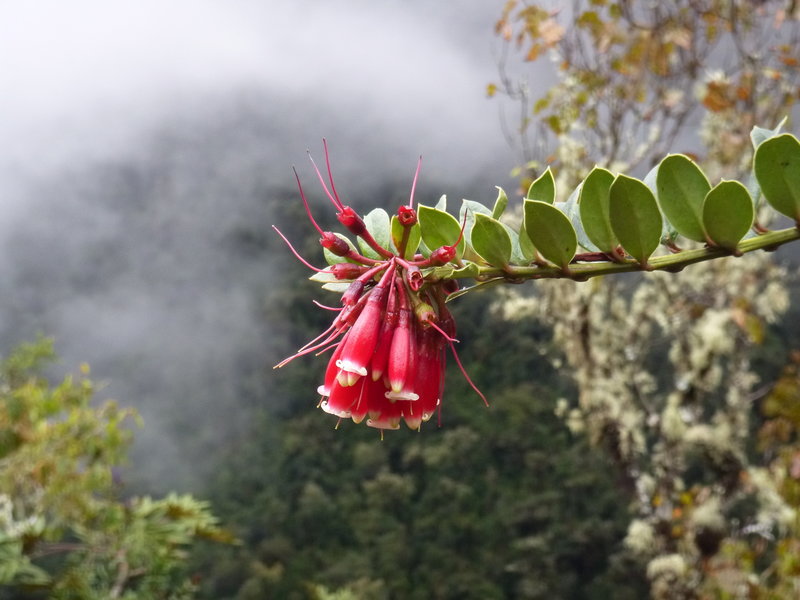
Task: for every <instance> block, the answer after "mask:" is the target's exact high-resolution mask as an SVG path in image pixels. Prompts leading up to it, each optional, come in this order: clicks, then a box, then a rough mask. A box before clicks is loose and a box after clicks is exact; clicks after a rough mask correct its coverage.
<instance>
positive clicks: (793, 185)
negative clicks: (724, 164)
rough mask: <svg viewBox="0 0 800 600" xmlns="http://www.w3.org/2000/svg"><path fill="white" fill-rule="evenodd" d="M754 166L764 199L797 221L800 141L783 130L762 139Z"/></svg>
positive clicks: (799, 186)
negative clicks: (773, 135) (777, 134)
mask: <svg viewBox="0 0 800 600" xmlns="http://www.w3.org/2000/svg"><path fill="white" fill-rule="evenodd" d="M753 162H754V165H753V170H754V171H755V174H756V179H758V183H759V185H760V186H761V193H762V194H764V198H766V200H767V202H769V203H770V205H771V206H772V207H773V208H774V209H775V210H777V211H778V212H779V213H781V214H783V215H786V216H787V217H789V218H792V219H794V220H795V221H798V222H800V142H798V141H797V138H796V137H794V136H793V135H791V134H788V133H784V134H782V135H779V136H776V137H773V138H770V139H768V140H767V141H765V142H763V143H762V144H761V145H760V146H759V147H758V148H757V149H756V155H755V158H754V160H753Z"/></svg>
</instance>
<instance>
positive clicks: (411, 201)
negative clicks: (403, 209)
mask: <svg viewBox="0 0 800 600" xmlns="http://www.w3.org/2000/svg"><path fill="white" fill-rule="evenodd" d="M421 167H422V155H421V154H420V155H419V160H418V161H417V170H416V172H415V173H414V181H413V182H412V184H411V195H410V196H409V198H408V208H414V190H416V189H417V178H418V177H419V170H420V168H421Z"/></svg>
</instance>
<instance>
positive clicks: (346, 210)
mask: <svg viewBox="0 0 800 600" xmlns="http://www.w3.org/2000/svg"><path fill="white" fill-rule="evenodd" d="M336 218H337V219H339V223H341V224H342V225H344V226H345V227H347V229H348V230H349V231H350V233H352V234H353V235H361V234H363V233H364V232H365V231H366V230H367V225H366V224H365V223H364V220H363V219H362V218H361V217H359V216H358V213H357V212H356V211H354V210H353V209H352V208H350V207H349V206H343V207H342V209H341V211H340V212H339V213H337V214H336Z"/></svg>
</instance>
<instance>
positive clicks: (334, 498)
mask: <svg viewBox="0 0 800 600" xmlns="http://www.w3.org/2000/svg"><path fill="white" fill-rule="evenodd" d="M797 19H798V14H797V7H796V6H795V3H794V2H785V1H771V0H766V1H761V2H750V1H747V2H745V1H738V2H737V1H733V2H732V1H722V0H701V1H698V0H677V1H675V2H671V3H646V2H628V1H620V2H613V1H610V0H576V1H575V2H573V3H571V4H570V5H569V6H564V7H561V8H560V10H556V9H555V8H554V5H551V4H549V3H548V4H545V3H521V2H514V1H509V2H507V3H506V4H505V6H504V7H503V8H502V9H499V10H498V22H497V24H496V31H497V34H498V36H499V39H500V40H501V41H502V43H503V48H504V49H505V50H504V54H503V56H502V57H501V60H500V64H499V79H498V81H497V82H495V83H490V84H489V85H488V88H487V92H488V94H489V95H490V96H493V97H494V96H497V97H504V98H505V99H506V100H508V99H510V100H511V101H512V102H514V103H517V104H516V106H518V107H519V109H520V110H519V111H518V113H517V114H520V115H522V117H521V118H520V119H519V120H518V122H516V120H515V122H509V121H508V120H504V122H503V126H504V127H505V130H506V132H507V135H508V137H509V141H510V142H511V143H513V144H515V145H517V146H518V147H519V149H520V166H519V167H518V169H517V171H516V173H517V175H518V176H519V178H520V180H521V186H522V187H523V188H524V187H525V186H526V183H527V182H528V181H530V179H531V177H533V176H535V175H536V174H538V173H539V172H540V171H541V169H542V168H544V166H546V165H552V167H553V169H554V171H555V172H556V173H557V176H558V183H559V189H560V190H562V191H565V190H569V189H571V186H574V185H575V183H576V182H577V180H578V179H579V178H580V177H582V176H583V175H585V174H586V173H587V172H588V170H589V168H591V166H592V165H594V164H600V165H602V166H605V167H607V168H609V169H611V170H614V171H618V170H626V171H633V172H640V174H643V173H644V172H646V171H647V169H649V167H650V166H652V165H653V164H654V162H655V161H657V160H658V159H660V158H661V157H662V156H663V154H664V153H666V152H670V151H681V152H685V153H689V154H691V155H692V156H693V157H694V158H696V159H697V160H698V161H699V162H701V163H702V164H703V167H704V169H705V170H706V172H707V173H709V174H711V176H712V178H714V177H717V178H719V177H738V178H743V179H746V177H747V176H748V173H747V169H748V168H749V166H748V165H749V164H750V158H751V154H752V146H751V142H750V138H749V132H750V130H751V129H752V127H753V126H755V125H761V126H764V127H774V126H775V125H777V123H778V122H779V121H780V120H781V119H782V118H783V117H784V116H786V115H791V114H792V109H793V107H794V105H795V103H796V102H797V100H798V99H800V98H799V97H798V93H799V91H798V78H800V70H799V67H800V44H798V39H797V37H798V35H799V33H798V21H797ZM519 55H521V56H523V57H524V58H525V59H526V60H528V61H538V60H548V59H550V60H553V61H554V63H555V64H556V66H557V72H558V82H557V83H556V85H555V86H553V87H552V88H550V89H548V90H539V89H536V87H535V86H534V85H532V84H531V83H530V82H527V81H526V78H525V72H524V68H519V67H513V64H514V61H513V60H511V59H512V58H513V57H514V56H519ZM514 69H519V72H512V71H514ZM788 129H789V130H790V131H792V130H793V129H794V126H792V125H791V124H790V126H789V127H788ZM698 133H699V135H697V134H698ZM404 194H405V190H403V191H402V193H400V192H397V190H394V189H391V186H390V184H388V183H387V193H385V194H382V195H381V198H389V199H392V200H394V199H396V198H402V196H403V195H404ZM274 206H275V207H277V208H276V209H275V211H274V212H273V213H272V214H271V218H273V219H274V220H275V221H276V222H280V223H281V226H282V229H283V230H284V232H285V233H286V234H287V235H288V236H289V237H290V238H291V239H293V240H305V242H304V243H301V244H300V246H304V247H303V248H302V249H301V251H302V253H303V254H304V255H306V256H315V255H316V254H315V252H318V248H317V247H316V244H315V241H314V239H312V238H311V237H309V236H308V235H307V230H308V228H307V227H306V226H305V223H304V220H303V215H302V210H301V207H300V205H299V203H298V202H296V198H295V194H294V192H293V191H286V192H285V193H284V194H280V197H279V198H275V204H274ZM770 219H771V216H770V215H769V214H767V213H766V212H764V213H763V214H761V215H760V222H762V223H769V221H770ZM324 226H325V225H324V224H323V227H324ZM234 243H235V244H237V245H238V246H239V247H240V248H241V249H242V251H243V252H251V253H253V254H254V255H259V253H261V252H263V251H264V249H265V248H271V249H272V250H274V251H277V250H276V248H277V244H275V243H274V240H272V239H271V237H270V234H269V232H268V229H267V227H263V228H259V229H257V228H253V229H251V230H247V231H243V233H242V235H241V236H240V237H239V238H238V239H237V240H235V241H234ZM780 258H781V259H785V258H786V255H781V257H780ZM778 262H779V261H776V259H775V257H774V256H772V255H769V254H766V253H761V254H759V255H758V256H751V257H747V258H746V259H745V258H742V259H734V258H728V259H722V260H717V261H713V262H712V263H709V264H707V265H702V266H695V267H690V268H689V269H687V270H686V271H685V273H681V274H667V275H648V276H646V277H640V276H624V277H619V278H614V281H592V282H591V283H587V284H574V283H572V282H542V283H537V284H536V285H530V286H526V287H525V288H524V289H522V288H514V289H510V290H502V291H499V292H498V291H490V292H484V293H481V294H474V295H468V296H466V297H464V298H462V299H459V300H458V301H457V302H456V303H454V304H455V306H454V307H453V309H454V311H455V314H456V318H457V322H458V323H459V328H460V329H459V334H458V335H459V338H460V339H461V340H463V342H464V343H463V344H462V347H461V350H460V351H461V357H462V360H463V361H464V364H465V366H466V368H467V370H468V371H469V372H470V374H471V376H472V377H473V379H474V380H475V381H477V382H479V384H480V385H481V388H482V390H483V391H484V393H486V395H487V396H488V397H489V398H490V399H491V407H490V408H488V409H487V408H485V407H483V405H482V404H481V403H480V401H479V400H478V399H477V398H475V397H474V394H473V393H472V392H471V391H470V390H469V388H468V386H467V384H466V383H465V382H464V381H463V380H462V379H461V378H460V377H459V376H458V373H457V372H450V373H448V379H447V388H446V392H445V400H444V411H443V415H442V427H441V428H439V429H437V428H435V427H428V428H426V429H425V430H424V431H423V432H422V433H420V434H417V433H413V432H399V433H398V434H396V435H389V436H386V439H385V440H384V441H382V442H381V441H380V440H379V439H378V437H377V434H376V432H374V431H372V430H368V429H367V428H364V427H356V426H352V424H348V423H345V424H344V425H343V426H342V427H341V428H340V429H339V430H335V429H333V428H332V427H331V426H330V422H329V421H328V420H327V419H326V418H325V417H324V415H323V414H321V412H320V411H317V410H315V409H314V405H315V403H316V397H315V394H314V392H313V390H315V389H316V386H317V385H318V383H319V381H318V380H319V377H320V372H321V371H320V369H321V368H322V364H321V363H320V364H319V365H315V366H310V367H309V368H304V367H302V366H297V365H292V367H290V368H286V369H283V370H282V371H281V373H280V377H277V378H276V377H273V376H272V375H271V374H267V373H264V374H263V376H255V377H253V376H251V377H250V378H248V379H247V380H246V381H243V382H241V383H240V385H239V387H240V388H241V390H240V392H241V397H242V399H241V403H240V406H241V411H243V415H238V416H237V420H238V421H242V422H248V423H249V427H248V428H246V429H245V430H244V431H245V433H244V434H242V435H239V436H232V437H231V438H230V439H226V440H225V441H224V443H220V444H219V446H218V449H217V450H216V451H215V452H213V453H211V454H208V453H200V452H198V458H197V462H198V463H202V464H201V465H199V466H200V467H201V468H202V471H203V472H205V473H209V474H210V475H209V476H208V478H207V479H206V481H205V483H204V484H203V485H202V486H200V487H201V489H198V490H197V491H198V495H199V496H202V497H203V498H204V499H205V500H207V503H206V502H205V501H202V502H201V501H198V500H196V499H194V498H193V497H190V496H178V495H174V494H170V495H167V496H165V497H164V498H161V499H158V498H156V499H152V498H149V497H147V496H146V495H144V494H146V493H148V492H149V490H147V489H137V484H136V482H135V481H134V482H132V483H130V484H128V485H127V486H124V485H123V484H122V481H120V480H119V479H120V478H119V473H120V470H119V465H120V464H121V463H122V462H124V457H125V454H126V449H127V447H128V444H129V441H130V437H131V435H135V434H136V432H137V429H138V426H137V425H136V424H135V421H136V418H135V415H134V414H133V413H132V412H130V411H127V410H125V409H121V408H118V407H117V406H116V405H115V404H113V403H101V404H98V403H97V402H96V401H94V402H93V401H92V396H93V393H94V387H93V385H92V383H91V382H90V380H89V379H88V368H84V369H83V372H82V374H81V375H80V376H78V377H76V378H75V379H72V378H67V379H66V380H64V381H62V382H60V383H50V382H49V381H48V379H47V378H46V377H44V376H43V375H42V372H43V371H42V368H43V362H46V361H47V360H48V359H49V358H51V347H50V345H49V342H47V341H46V340H43V341H40V342H38V343H35V344H30V345H24V346H22V347H20V348H19V349H18V350H17V351H16V352H15V353H14V354H12V355H10V356H8V357H7V358H6V360H5V362H4V364H3V369H2V372H0V395H2V399H3V404H2V406H0V484H2V485H0V584H2V586H0V598H9V599H10V598H44V597H55V598H98V599H99V598H185V597H192V596H195V597H200V598H209V599H211V598H213V599H223V598H230V599H237V600H244V599H256V598H286V599H300V600H303V599H332V598H336V599H339V600H346V599H351V598H353V599H356V598H358V599H361V598H364V599H368V600H369V599H375V600H378V599H389V598H391V599H401V598H412V599H413V598H419V599H423V598H426V599H427V598H438V599H450V598H452V599H456V598H458V599H469V598H474V599H488V598H574V599H590V598H591V599H605V598H620V599H625V598H631V599H634V598H643V597H646V596H648V594H649V595H651V596H652V597H654V598H665V599H666V598H759V599H760V598H776V599H778V598H780V599H791V598H796V597H798V595H800V558H798V557H800V521H798V510H799V509H800V437H798V429H799V428H800V358H798V355H797V352H798V351H799V350H800V343H799V342H798V340H799V339H800V337H798V335H797V334H798V331H797V327H798V326H797V323H798V322H800V320H799V317H800V309H798V306H800V304H798V302H797V300H798V294H797V291H798V290H797V281H796V278H795V276H794V274H793V272H792V270H791V269H788V268H784V267H782V266H780V265H778V264H777V263H778ZM285 270H286V271H287V272H286V273H285V276H287V278H288V280H289V281H297V282H299V283H297V284H296V285H292V286H290V287H280V286H271V287H269V289H265V290H264V292H263V304H262V306H263V318H264V321H265V322H269V323H270V326H271V331H273V332H274V335H276V336H277V337H279V338H281V340H282V341H285V349H286V352H289V351H290V349H291V348H294V347H297V346H299V345H301V344H302V343H303V342H304V341H305V340H307V339H310V338H311V337H314V336H315V335H317V333H318V332H319V331H321V330H323V329H325V327H326V326H327V323H326V320H327V315H326V314H325V313H324V312H323V311H311V310H309V308H308V307H309V303H308V299H309V297H311V296H312V294H314V293H315V291H316V288H315V286H313V285H312V284H310V283H309V282H307V281H306V280H305V277H306V276H307V274H306V273H305V271H304V269H303V268H302V266H301V265H298V264H296V263H294V262H287V263H286V266H285ZM232 281H234V282H235V278H234V279H233V280H232ZM261 358H262V357H259V359H261ZM263 358H264V362H269V361H272V362H276V361H277V359H279V358H280V356H267V357H263ZM451 367H452V365H451ZM265 370H266V369H265ZM451 370H454V369H451ZM266 397H269V398H281V399H283V401H281V402H270V403H265V402H263V399H264V398H266ZM176 418H180V415H178V416H177V417H176ZM145 426H146V425H145ZM176 435H183V436H187V437H188V438H191V439H194V438H193V436H195V435H196V436H198V437H201V436H209V435H211V434H210V433H209V432H195V431H193V430H191V429H187V430H183V431H182V432H178V433H176ZM212 437H213V436H212ZM197 443H198V445H199V447H201V446H200V442H197ZM175 476H176V479H179V478H180V477H179V474H176V475H175ZM140 493H141V494H143V495H142V496H140V495H138V494H140ZM212 512H213V516H212Z"/></svg>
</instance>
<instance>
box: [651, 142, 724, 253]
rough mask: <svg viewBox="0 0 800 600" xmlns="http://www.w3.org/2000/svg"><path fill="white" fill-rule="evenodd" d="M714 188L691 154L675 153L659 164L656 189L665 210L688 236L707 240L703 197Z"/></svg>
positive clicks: (667, 217)
mask: <svg viewBox="0 0 800 600" xmlns="http://www.w3.org/2000/svg"><path fill="white" fill-rule="evenodd" d="M710 189H711V184H710V183H708V179H707V178H706V176H705V174H704V173H703V172H702V171H701V170H700V167H698V166H697V165H696V164H695V163H694V162H692V160H691V159H690V158H689V157H688V156H684V155H683V154H671V155H669V156H667V157H666V158H665V159H664V160H662V161H661V164H659V165H658V171H657V173H656V190H657V196H658V204H659V206H660V207H661V212H663V213H664V217H666V219H667V221H669V222H670V223H671V224H672V225H673V227H675V229H676V230H677V231H678V233H679V234H681V235H682V236H683V237H685V238H687V239H690V240H694V241H696V242H705V241H706V232H705V229H704V228H703V200H704V199H705V197H706V194H708V190H710Z"/></svg>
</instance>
